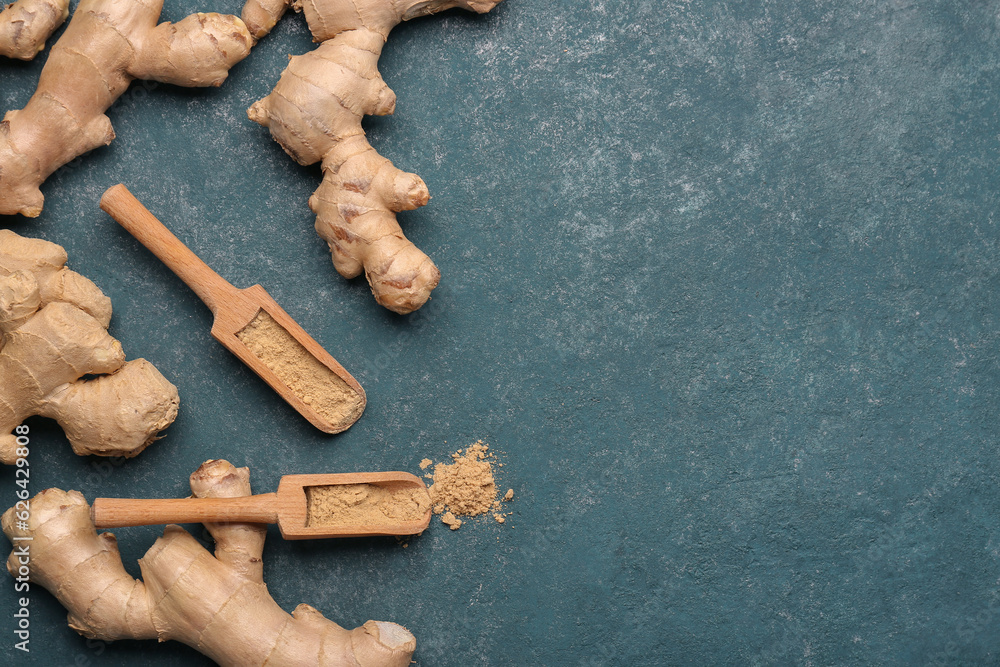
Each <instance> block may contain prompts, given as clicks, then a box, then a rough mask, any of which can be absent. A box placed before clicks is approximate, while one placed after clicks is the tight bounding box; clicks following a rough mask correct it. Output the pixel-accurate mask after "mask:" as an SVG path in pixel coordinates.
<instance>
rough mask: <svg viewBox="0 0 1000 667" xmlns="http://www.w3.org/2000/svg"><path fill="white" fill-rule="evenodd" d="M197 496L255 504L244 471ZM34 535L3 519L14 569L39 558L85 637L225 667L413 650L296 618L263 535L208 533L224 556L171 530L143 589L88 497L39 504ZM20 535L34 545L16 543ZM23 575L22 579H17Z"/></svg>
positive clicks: (396, 637)
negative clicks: (268, 564) (183, 651)
mask: <svg viewBox="0 0 1000 667" xmlns="http://www.w3.org/2000/svg"><path fill="white" fill-rule="evenodd" d="M191 491H192V492H193V494H194V496H196V497H199V498H204V497H211V498H232V497H239V496H247V495H250V476H249V473H248V471H247V469H246V468H239V469H237V468H235V467H234V466H233V465H232V464H231V463H229V462H228V461H207V462H206V463H203V464H202V465H201V467H200V468H198V470H197V471H195V473H194V474H192V475H191ZM30 502H31V514H30V518H29V519H28V521H27V527H26V528H21V527H18V525H19V522H17V521H16V520H15V508H11V509H9V510H7V512H6V513H5V514H4V515H3V519H2V525H3V530H4V533H6V534H7V537H8V538H10V539H11V540H12V542H13V543H14V545H15V546H14V550H13V552H12V553H11V555H10V558H8V559H7V569H8V571H9V572H10V573H11V574H12V575H15V573H16V572H17V571H18V567H19V565H20V563H19V561H18V558H19V557H21V558H23V557H24V556H25V555H27V556H28V557H29V558H30V562H31V568H30V581H31V582H32V583H37V584H39V585H41V586H43V587H45V588H46V589H48V590H49V591H50V592H51V593H52V594H53V595H55V596H56V598H58V599H59V601H60V602H61V603H62V604H63V606H65V607H66V608H67V609H68V610H69V625H70V627H72V628H73V629H74V630H76V631H77V632H79V633H80V634H82V635H84V636H85V637H89V638H93V639H100V640H103V641H113V640H115V639H159V640H160V641H166V640H168V639H173V640H177V641H180V642H183V643H185V644H187V645H189V646H191V647H193V648H195V649H197V650H198V651H201V652H202V653H204V654H205V655H207V656H208V657H210V658H211V659H213V660H215V661H216V662H218V663H219V664H221V665H234V666H238V667H247V666H248V665H263V664H265V663H266V664H267V665H268V666H269V667H284V666H292V665H297V666H302V667H306V666H317V665H319V666H322V665H327V666H331V667H332V666H338V667H341V666H342V667H348V666H350V667H405V666H407V665H409V663H410V656H411V655H412V654H413V650H414V648H415V646H416V640H415V639H414V637H413V635H411V634H410V633H409V631H407V630H406V628H404V627H402V626H400V625H396V624H395V623H386V622H380V621H368V622H367V623H365V624H364V625H363V626H361V627H359V628H355V629H354V630H346V629H344V628H342V627H340V626H339V625H337V624H336V623H334V622H332V621H329V620H327V619H326V618H324V617H323V615H322V614H321V613H320V612H319V611H317V610H316V609H314V608H313V607H310V606H309V605H307V604H301V605H299V606H298V607H297V608H296V609H295V611H294V612H292V614H291V615H289V614H288V613H287V612H285V611H284V610H283V609H281V607H279V606H278V604H277V603H276V602H275V601H274V599H273V598H272V597H271V596H270V594H269V593H268V592H267V586H266V585H265V584H264V581H263V561H262V559H261V555H262V552H263V549H264V538H265V536H266V534H267V530H266V526H263V525H257V524H248V523H218V524H212V523H207V524H205V528H207V529H208V531H209V533H210V534H211V535H212V537H213V538H214V539H215V555H214V556H213V555H212V554H211V553H209V552H208V551H206V550H205V548H204V547H202V546H201V545H200V544H199V543H198V542H197V541H196V540H195V539H194V538H193V537H192V536H191V535H190V534H189V533H188V532H187V531H185V530H183V529H182V528H180V527H178V526H168V527H167V528H166V530H165V531H164V534H163V537H161V538H159V539H158V540H157V541H156V542H155V543H154V544H153V546H152V547H151V548H150V549H149V551H147V552H146V555H145V556H144V557H143V558H142V559H141V560H140V561H139V569H140V571H141V572H142V579H141V580H136V579H133V578H132V577H131V576H130V575H129V574H128V573H127V572H126V571H125V569H124V567H122V562H121V556H120V555H119V553H118V547H117V541H116V540H115V537H114V535H112V534H111V533H102V534H100V535H98V534H97V531H96V530H95V528H94V524H93V523H92V522H91V520H90V509H89V507H88V506H87V501H86V500H85V499H84V497H83V496H82V495H81V494H80V493H78V492H76V491H70V492H68V493H67V492H65V491H62V490H60V489H48V490H46V491H42V492H41V493H39V494H38V495H36V496H35V497H34V498H32V499H31V501H30ZM15 537H22V538H30V541H29V540H18V541H14V538H15ZM15 576H16V575H15Z"/></svg>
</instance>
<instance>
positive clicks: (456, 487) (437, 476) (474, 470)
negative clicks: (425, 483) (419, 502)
mask: <svg viewBox="0 0 1000 667" xmlns="http://www.w3.org/2000/svg"><path fill="white" fill-rule="evenodd" d="M451 458H452V462H451V463H438V464H437V465H436V466H434V473H433V474H428V475H425V476H426V477H428V478H430V479H431V480H433V484H431V487H430V489H429V491H430V494H431V501H432V502H433V503H434V513H435V514H440V515H441V521H442V522H443V523H444V524H446V525H447V526H448V527H449V528H451V529H452V530H458V529H459V527H460V526H461V525H462V523H463V522H462V520H461V519H459V518H458V517H460V516H479V515H481V514H487V513H493V518H494V519H495V520H496V521H497V522H498V523H503V522H504V521H505V518H504V515H503V513H501V512H500V509H501V505H500V503H501V502H502V501H504V502H506V501H510V500H511V499H512V498H513V497H514V490H513V489H509V490H508V491H507V493H506V494H504V496H503V498H502V500H501V499H499V498H497V495H498V494H497V485H496V480H495V479H494V477H493V464H494V463H495V462H496V457H495V456H494V455H493V453H492V452H490V451H489V445H486V444H484V443H483V441H482V440H479V441H478V442H476V443H474V444H472V445H470V446H469V447H467V448H466V449H465V451H464V452H463V451H462V450H458V451H457V452H455V453H454V454H452V455H451ZM432 463H433V462H432V461H431V460H430V459H424V460H423V461H421V462H420V468H421V469H426V468H428V467H429V466H430V465H432ZM497 466H501V467H502V466H503V464H502V463H497Z"/></svg>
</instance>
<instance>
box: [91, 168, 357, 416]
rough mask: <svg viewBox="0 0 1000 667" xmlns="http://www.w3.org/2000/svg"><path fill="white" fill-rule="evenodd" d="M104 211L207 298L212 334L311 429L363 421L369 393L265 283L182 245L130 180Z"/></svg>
mask: <svg viewBox="0 0 1000 667" xmlns="http://www.w3.org/2000/svg"><path fill="white" fill-rule="evenodd" d="M101 208H102V209H104V210H105V211H107V212H108V214H110V215H111V217H112V218H114V219H115V220H116V221H117V222H118V224H120V225H121V226H122V227H124V228H125V229H127V230H128V232H129V233H130V234H132V236H134V237H135V238H136V239H138V240H139V242H140V243H142V244H143V245H144V246H146V247H147V248H149V249H150V250H151V251H152V252H153V254H154V255H156V256H157V257H159V258H160V260H161V261H162V262H163V263H164V264H166V265H167V266H168V267H169V268H170V270H172V271H173V272H174V273H176V274H177V276H178V277H179V278H180V279H181V280H183V281H184V282H185V283H187V285H188V287H190V288H191V289H193V290H194V292H195V294H197V295H198V296H199V297H200V298H201V300H202V301H204V302H205V305H206V306H208V307H209V309H210V310H211V311H212V313H213V314H214V315H215V322H214V323H213V324H212V336H214V337H215V339H216V340H217V341H219V342H220V343H222V345H223V346H224V347H225V348H226V349H228V350H229V351H230V352H232V353H233V354H235V355H236V356H237V357H239V358H240V361H242V362H243V363H244V364H246V365H247V366H249V367H250V369H251V370H253V372H255V373H256V374H257V375H259V376H260V377H261V378H262V379H263V380H264V381H265V382H267V383H268V384H269V385H271V388H272V389H274V390H275V391H276V392H278V394H279V395H280V396H281V397H282V398H283V399H285V400H286V401H288V403H289V405H291V406H292V407H293V408H295V409H296V410H297V411H298V412H299V413H300V414H301V415H302V416H303V417H305V418H306V419H308V420H309V422H310V423H312V425H313V426H315V427H316V428H318V429H319V430H321V431H324V432H326V433H339V432H341V431H343V430H346V429H347V428H348V427H350V426H351V424H353V423H354V422H356V421H357V420H358V417H360V416H361V413H362V412H364V409H365V403H366V400H367V399H366V397H365V390H364V389H362V388H361V385H360V384H358V381H357V380H355V379H354V378H353V377H352V376H351V374H350V373H348V372H347V371H346V370H344V367H343V366H341V365H340V364H339V363H337V360H336V359H334V358H333V357H332V356H330V354H329V353H328V352H327V351H326V350H324V349H323V348H322V347H321V346H320V344H319V343H317V342H316V341H315V340H313V339H312V338H311V337H310V336H309V334H307V333H306V332H305V331H304V330H303V329H302V327H300V326H299V325H298V324H297V323H296V322H295V320H293V319H292V318H291V316H289V315H288V313H286V312H285V311H284V310H283V309H282V308H281V306H279V305H278V304H277V302H276V301H275V300H274V299H272V298H271V295H269V294H268V293H267V292H266V291H264V288H263V287H261V286H260V285H254V286H253V287H248V288H246V289H236V288H235V287H233V286H232V285H231V284H230V283H228V282H227V281H226V280H224V279H223V278H222V277H221V276H219V274H217V273H216V272H215V271H213V270H212V269H211V268H209V266H208V265H207V264H205V263H204V262H203V261H201V259H199V258H198V256H197V255H195V254H194V253H193V252H191V250H189V249H188V247H187V246H185V245H184V244H183V243H181V242H180V241H179V240H178V239H177V237H176V236H174V235H173V234H172V233H171V232H170V230H169V229H167V228H166V227H164V226H163V223H161V222H160V221H159V220H157V219H156V218H155V217H154V216H153V214H152V213H150V212H149V211H148V210H146V208H145V207H144V206H143V205H142V204H141V203H139V200H137V199H136V198H135V197H134V196H132V193H131V192H129V191H128V189H127V188H126V187H125V186H124V185H116V186H114V187H113V188H111V189H109V190H108V191H107V192H105V193H104V196H103V197H101ZM257 336H259V337H260V338H259V339H258V338H256V337H257ZM265 336H267V337H269V338H265ZM241 337H243V338H242V339H241ZM244 341H247V342H244Z"/></svg>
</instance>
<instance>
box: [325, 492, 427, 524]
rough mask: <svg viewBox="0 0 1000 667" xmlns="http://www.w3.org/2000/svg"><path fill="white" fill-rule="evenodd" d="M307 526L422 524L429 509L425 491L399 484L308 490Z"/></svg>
mask: <svg viewBox="0 0 1000 667" xmlns="http://www.w3.org/2000/svg"><path fill="white" fill-rule="evenodd" d="M306 502H307V505H306V507H307V509H306V526H330V527H334V526H368V527H372V528H377V527H379V526H389V525H395V524H398V523H400V522H406V521H419V520H421V519H423V518H424V516H425V515H426V514H427V510H428V509H430V506H431V499H430V496H428V495H427V491H426V490H425V489H417V488H413V487H412V486H401V485H398V484H391V483H387V484H332V485H330V486H309V487H306Z"/></svg>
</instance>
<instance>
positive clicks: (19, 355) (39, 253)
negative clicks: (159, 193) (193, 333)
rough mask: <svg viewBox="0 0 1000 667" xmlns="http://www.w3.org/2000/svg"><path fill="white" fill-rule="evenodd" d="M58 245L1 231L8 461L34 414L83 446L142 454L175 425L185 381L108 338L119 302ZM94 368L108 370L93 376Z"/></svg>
mask: <svg viewBox="0 0 1000 667" xmlns="http://www.w3.org/2000/svg"><path fill="white" fill-rule="evenodd" d="M65 264H66V251H65V250H63V249H62V247H60V246H58V245H56V244H55V243H49V242H48V241H42V240H39V239H28V238H24V237H22V236H18V235H17V234H15V233H14V232H12V231H10V230H6V229H5V230H0V462H3V463H7V464H11V463H14V462H15V461H16V460H17V457H16V455H15V450H16V449H17V439H16V437H15V436H14V435H12V434H11V431H13V430H14V428H15V427H16V426H17V425H18V424H20V423H21V422H22V421H23V420H24V419H25V418H26V417H30V416H32V415H42V416H44V417H51V418H53V419H55V420H56V421H58V422H59V424H60V426H62V428H63V430H64V431H65V432H66V437H67V438H69V441H70V444H71V445H72V446H73V451H74V452H76V453H77V454H80V455H84V454H97V455H100V456H135V455H136V454H138V453H139V452H141V451H142V450H143V449H145V448H146V447H147V446H149V445H150V444H151V443H152V442H153V441H154V440H156V437H157V434H158V433H159V432H160V431H162V430H163V429H165V428H166V427H167V426H169V425H170V424H171V423H173V421H174V418H175V417H176V416H177V405H178V398H177V388H176V387H174V385H172V384H171V383H170V382H168V381H167V379H166V378H164V377H163V376H162V375H161V374H160V372H159V371H157V370H156V368H155V367H154V366H153V365H152V364H151V363H149V362H148V361H146V360H145V359H136V360H134V361H129V362H126V361H125V355H124V353H123V352H122V347H121V344H120V343H119V342H118V341H117V340H115V339H114V338H112V337H111V336H110V335H108V332H107V328H108V323H109V322H110V321H111V300H110V299H108V297H106V296H104V294H103V293H101V290H100V289H98V287H97V285H95V284H94V283H92V282H91V281H90V280H88V279H87V278H84V277H83V276H81V275H80V274H79V273H76V272H74V271H70V270H69V269H67V268H65ZM87 375H99V377H97V378H95V379H84V377H85V376H87Z"/></svg>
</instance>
